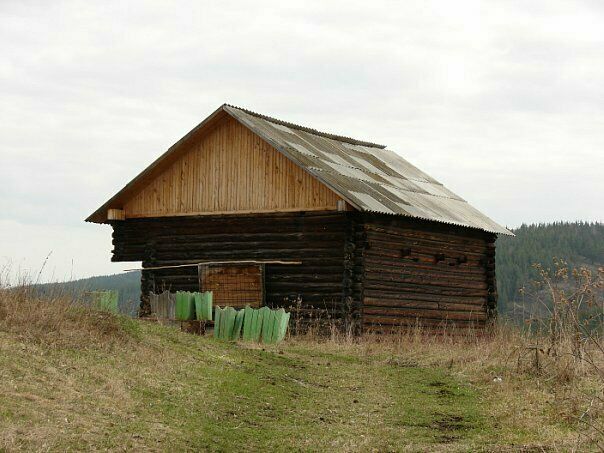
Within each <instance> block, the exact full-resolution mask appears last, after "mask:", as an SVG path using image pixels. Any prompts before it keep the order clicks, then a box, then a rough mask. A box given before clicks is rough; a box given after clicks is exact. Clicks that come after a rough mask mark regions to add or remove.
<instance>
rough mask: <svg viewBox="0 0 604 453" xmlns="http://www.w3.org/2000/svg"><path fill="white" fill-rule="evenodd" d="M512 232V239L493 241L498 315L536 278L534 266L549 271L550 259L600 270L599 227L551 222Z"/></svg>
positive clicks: (602, 242) (602, 230) (603, 259)
mask: <svg viewBox="0 0 604 453" xmlns="http://www.w3.org/2000/svg"><path fill="white" fill-rule="evenodd" d="M512 231H513V232H514V234H515V235H516V237H509V236H500V237H499V239H497V252H496V259H497V261H496V269H497V288H498V292H499V303H498V306H499V312H500V313H501V314H504V315H505V314H507V313H509V312H511V311H512V309H513V305H514V303H515V302H518V303H520V300H521V294H520V293H519V289H520V288H521V287H523V286H528V285H530V282H531V281H534V280H535V279H536V278H537V273H536V271H535V269H534V268H533V264H535V263H540V264H542V265H543V266H544V267H551V265H552V264H553V261H552V260H553V258H559V259H563V260H564V261H566V262H568V264H569V265H570V266H573V267H579V266H587V267H590V268H596V267H598V266H604V224H603V223H589V222H555V223H546V224H536V225H522V226H521V227H520V228H517V229H515V230H512ZM529 299H530V298H529ZM530 302H531V301H530V300H527V301H526V303H530Z"/></svg>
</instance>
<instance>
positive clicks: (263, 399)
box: [0, 293, 602, 451]
mask: <svg viewBox="0 0 604 453" xmlns="http://www.w3.org/2000/svg"><path fill="white" fill-rule="evenodd" d="M0 296H1V297H0V451H2V450H6V451H16V450H24V451H59V450H60V451H65V450H156V451H182V450H191V451H233V450H243V451H477V450H478V451H495V450H499V451H501V450H503V451H517V450H525V451H528V450H530V451H533V450H535V451H542V450H543V449H557V450H564V451H567V450H591V449H596V448H598V446H597V442H598V440H597V434H598V433H597V431H593V430H590V428H589V427H590V426H595V425H593V422H594V421H596V422H597V421H601V420H602V407H601V406H599V405H598V404H597V401H598V400H597V399H591V400H590V399H587V400H585V399H581V398H578V397H577V395H584V394H593V395H595V397H597V393H594V392H597V391H599V389H600V385H601V381H599V380H598V379H596V378H594V377H593V376H592V375H590V374H585V375H584V376H583V375H582V377H580V378H574V380H573V381H572V383H571V384H569V385H565V384H563V383H562V384H559V383H553V382H552V381H551V379H549V378H547V377H546V376H547V375H544V374H542V373H538V374H532V373H530V372H528V371H526V370H525V369H524V368H522V367H523V366H524V365H523V362H522V360H523V355H522V354H518V355H514V347H515V346H514V345H517V344H519V340H518V338H517V336H515V335H516V334H514V333H508V334H506V333H505V332H503V331H502V332H500V333H498V334H497V335H496V336H494V337H492V338H465V339H459V338H457V339H455V338H430V337H426V336H422V335H421V334H420V333H418V332H416V333H411V334H409V335H407V336H404V337H403V336H401V337H396V338H394V337H392V338H379V337H364V338H363V339H362V340H360V341H352V340H351V339H346V338H337V337H332V338H327V339H326V338H313V337H307V338H297V339H293V338H292V339H289V340H287V341H286V342H284V343H282V344H281V345H278V346H271V347H262V346H259V345H249V344H244V343H237V344H233V343H223V342H220V341H216V340H214V339H213V338H211V337H198V336H193V335H189V334H185V333H181V332H179V331H178V330H176V329H174V328H170V327H165V326H160V325H158V324H154V323H149V322H142V321H136V320H131V319H127V318H122V317H117V316H113V315H109V314H105V313H100V312H95V311H92V310H89V309H86V308H82V307H79V308H78V307H74V306H73V305H72V304H71V303H68V302H65V301H61V300H54V301H40V300H32V299H29V298H28V297H27V296H26V295H19V294H16V295H15V294H8V295H7V293H4V294H0ZM15 304H18V309H17V305H15ZM506 335H507V336H506ZM590 392H591V393H590ZM595 397H594V398H595ZM589 401H591V403H589ZM594 401H595V402H596V404H595V405H594ZM585 420H589V421H590V422H591V424H588V425H585V423H583V424H582V423H581V421H585ZM596 429H599V428H597V426H596ZM594 439H595V440H594Z"/></svg>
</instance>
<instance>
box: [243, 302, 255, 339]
mask: <svg viewBox="0 0 604 453" xmlns="http://www.w3.org/2000/svg"><path fill="white" fill-rule="evenodd" d="M254 311H255V310H254V309H253V308H252V307H250V306H247V307H245V308H244V309H243V312H244V316H243V341H252V319H253V317H254Z"/></svg>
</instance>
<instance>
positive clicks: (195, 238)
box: [112, 212, 347, 317]
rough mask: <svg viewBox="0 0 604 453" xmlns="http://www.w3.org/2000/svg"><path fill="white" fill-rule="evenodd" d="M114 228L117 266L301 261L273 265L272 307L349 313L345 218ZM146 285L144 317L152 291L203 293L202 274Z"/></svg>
mask: <svg viewBox="0 0 604 453" xmlns="http://www.w3.org/2000/svg"><path fill="white" fill-rule="evenodd" d="M113 228H114V232H113V244H114V252H113V258H112V259H113V260H114V261H138V260H141V261H142V262H143V267H144V268H146V267H160V266H170V265H177V264H183V263H197V262H199V261H203V260H289V261H301V262H302V264H301V265H276V264H267V265H266V273H265V299H266V303H267V305H269V306H272V307H275V306H288V305H290V304H291V301H292V300H293V299H295V298H296V296H298V295H299V296H300V297H301V299H302V309H303V312H304V310H308V309H313V308H314V309H323V310H328V311H329V312H330V313H331V314H332V315H335V316H340V317H341V316H343V314H344V313H343V311H344V306H343V301H344V299H343V289H342V288H343V279H344V261H345V260H344V243H345V238H346V231H347V230H346V228H347V222H346V215H345V213H323V214H320V213H310V212H309V213H288V214H261V215H260V214H259V215H254V216H250V215H246V216H198V217H169V218H153V219H129V220H126V221H122V222H114V223H113ZM141 286H142V303H141V308H142V311H143V313H144V312H145V311H146V310H147V309H148V298H147V294H149V293H150V292H154V291H157V292H159V291H162V290H163V289H169V290H170V291H177V290H191V291H192V290H198V289H199V284H198V276H197V268H196V267H183V268H173V269H158V270H144V271H143V273H142V282H141ZM286 299H287V300H286Z"/></svg>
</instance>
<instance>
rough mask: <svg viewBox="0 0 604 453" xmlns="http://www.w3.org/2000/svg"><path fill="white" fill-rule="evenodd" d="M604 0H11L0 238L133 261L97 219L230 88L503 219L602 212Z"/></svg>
mask: <svg viewBox="0 0 604 453" xmlns="http://www.w3.org/2000/svg"><path fill="white" fill-rule="evenodd" d="M603 16H604V6H602V3H601V2H598V1H582V2H566V1H562V0H539V1H535V2H529V3H527V2H522V1H503V0H501V1H461V2H450V1H444V0H443V1H420V0H418V1H414V2H393V1H373V2H371V3H370V4H367V2H360V1H347V2H339V1H338V2H324V1H311V2H277V1H271V2H254V3H249V2H242V1H232V0H229V1H222V2H194V1H189V2H184V1H183V2H179V3H178V4H174V3H173V2H164V1H138V2H117V1H107V2H85V1H60V2H52V3H48V2H37V1H27V0H26V1H17V0H14V1H4V2H2V3H0V52H1V54H2V56H3V58H2V59H1V60H0V98H1V99H2V103H0V118H1V121H0V156H1V160H0V180H1V181H2V185H0V225H1V232H2V236H1V237H0V256H2V257H7V258H9V259H10V260H11V261H12V262H14V263H19V265H20V266H22V267H24V268H31V269H35V268H36V267H37V266H38V265H39V263H40V260H41V259H43V257H44V256H45V253H47V251H46V249H49V250H50V249H53V250H54V253H53V256H52V258H51V260H52V265H53V266H55V268H56V273H57V275H61V276H64V275H68V273H69V272H71V271H70V269H71V259H72V258H73V259H74V260H75V261H76V262H77V263H78V265H77V268H78V272H79V274H78V275H89V274H97V273H104V272H110V271H115V270H116V269H121V268H123V267H124V266H123V265H121V264H111V263H109V250H110V248H111V246H110V232H109V229H108V228H106V227H105V228H103V227H100V226H97V225H89V224H84V223H83V218H84V217H86V216H87V215H88V214H89V213H90V212H91V211H93V210H94V209H95V208H96V207H97V206H98V205H99V204H101V203H102V202H104V201H105V200H106V199H107V198H108V197H109V196H110V195H111V194H112V193H113V192H115V191H117V190H118V189H119V188H120V187H122V186H123V185H124V184H125V183H126V182H127V181H129V180H130V179H131V178H132V177H133V176H134V175H136V174H137V173H138V172H139V171H140V170H141V169H142V168H144V166H146V165H147V164H148V163H150V162H151V161H152V160H154V159H155V157H157V156H158V155H159V154H161V153H162V152H163V151H164V150H165V149H166V148H167V147H169V146H170V145H171V144H172V143H174V142H175V141H177V140H178V139H179V138H180V137H181V136H182V135H183V134H184V133H186V132H187V131H188V130H189V129H190V128H192V127H193V126H194V125H195V124H197V123H198V122H199V121H200V120H201V119H203V118H204V117H205V116H206V115H207V114H209V113H211V112H212V111H213V110H214V109H215V108H216V107H217V106H218V105H220V104H222V103H223V102H225V101H226V102H231V103H235V104H238V105H242V106H244V107H248V108H251V109H253V110H256V111H259V112H262V113H267V114H270V115H273V116H277V117H281V118H283V119H286V120H289V121H293V122H299V123H302V124H306V125H310V126H313V127H316V128H319V129H321V130H327V131H332V132H335V133H341V134H344V135H349V136H354V137H359V138H361V139H367V140H371V141H376V142H379V143H385V144H387V145H388V146H389V147H390V148H391V149H393V150H396V151H398V152H400V153H401V154H402V155H403V156H404V157H406V158H407V159H409V160H410V161H412V162H413V163H415V164H417V165H418V166H419V167H420V168H422V169H423V170H425V171H426V172H428V173H430V174H431V175H433V176H434V177H436V178H437V179H439V180H441V181H442V182H444V183H445V184H447V185H448V186H450V187H451V188H452V189H453V190H454V191H457V192H458V193H460V194H461V195H462V196H463V197H464V198H466V199H467V200H468V201H470V202H471V203H473V204H474V205H476V207H478V208H479V209H481V210H483V211H485V212H486V213H487V214H488V215H490V216H491V217H493V218H494V219H496V220H498V221H499V222H500V223H503V224H507V225H510V226H515V225H519V224H520V223H522V222H536V221H548V220H559V219H568V220H572V219H589V220H602V203H601V202H600V198H601V197H600V194H601V193H602V192H604V182H603V181H604V179H603V178H602V177H601V175H602V174H604V153H603V152H602V149H603V147H604V128H602V125H601V119H600V118H601V117H602V115H603V114H604V84H603V83H602V79H603V78H604V63H603V62H604V58H603V57H604V29H603V27H601V23H602V20H603V19H604V17H603ZM17 236H18V237H19V238H20V241H18V242H16V241H14V239H13V238H14V237H17ZM44 241H48V243H49V245H51V246H50V247H46V244H45V243H44Z"/></svg>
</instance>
